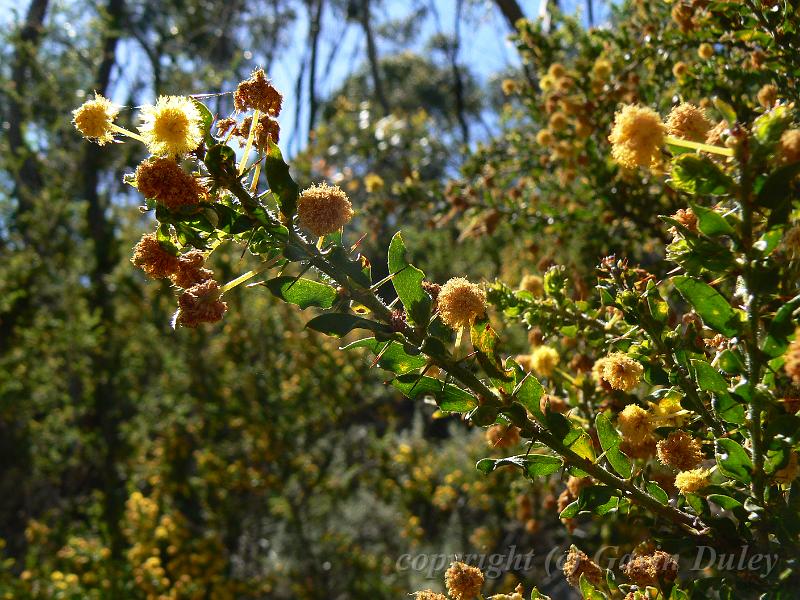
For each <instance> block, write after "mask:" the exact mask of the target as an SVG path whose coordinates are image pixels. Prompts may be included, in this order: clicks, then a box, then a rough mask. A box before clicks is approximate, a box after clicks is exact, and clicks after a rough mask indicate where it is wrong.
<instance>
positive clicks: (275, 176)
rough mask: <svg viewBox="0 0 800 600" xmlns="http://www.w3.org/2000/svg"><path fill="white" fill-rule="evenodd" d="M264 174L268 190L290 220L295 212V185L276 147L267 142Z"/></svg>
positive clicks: (296, 191) (296, 188) (296, 192)
mask: <svg viewBox="0 0 800 600" xmlns="http://www.w3.org/2000/svg"><path fill="white" fill-rule="evenodd" d="M264 172H265V174H266V175H267V182H268V183H269V189H270V190H271V191H272V193H273V195H274V196H275V198H276V199H277V200H278V207H279V208H280V211H281V214H282V215H283V216H284V217H285V218H286V219H291V218H292V217H293V216H294V214H295V212H297V194H298V191H299V190H298V187H297V184H296V183H295V182H294V179H292V176H291V175H290V174H289V165H287V164H286V162H284V160H283V155H282V154H281V150H280V148H278V145H277V144H276V143H275V142H273V141H272V140H271V139H270V140H269V149H268V151H267V155H266V158H265V160H264Z"/></svg>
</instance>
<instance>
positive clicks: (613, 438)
mask: <svg viewBox="0 0 800 600" xmlns="http://www.w3.org/2000/svg"><path fill="white" fill-rule="evenodd" d="M594 424H595V427H596V428H597V437H599V438H600V446H601V447H602V448H603V452H605V455H606V459H608V462H609V463H610V464H611V466H612V467H614V470H615V471H616V472H617V473H619V474H620V476H622V477H624V478H625V479H628V478H629V477H630V476H631V461H630V459H629V458H628V457H627V456H625V455H624V454H623V453H622V451H620V449H619V445H620V442H622V438H621V437H620V435H619V433H617V430H616V429H615V428H614V426H613V425H612V424H611V421H610V420H609V418H608V417H607V416H606V415H605V413H597V418H596V419H595V422H594Z"/></svg>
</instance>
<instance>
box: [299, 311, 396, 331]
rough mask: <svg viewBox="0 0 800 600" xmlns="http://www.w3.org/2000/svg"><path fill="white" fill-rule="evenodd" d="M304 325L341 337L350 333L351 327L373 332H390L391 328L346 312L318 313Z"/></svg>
mask: <svg viewBox="0 0 800 600" xmlns="http://www.w3.org/2000/svg"><path fill="white" fill-rule="evenodd" d="M306 327H307V328H308V329H313V330H314V331H319V332H320V333H324V334H325V335H329V336H331V337H342V336H344V335H347V334H348V333H350V332H351V331H352V330H353V329H368V330H370V331H374V332H375V333H384V334H388V333H391V330H390V329H389V328H388V327H387V326H386V325H383V324H382V323H377V322H375V321H370V320H369V319H364V318H363V317H358V316H356V315H351V314H347V313H326V314H324V315H319V316H318V317H314V318H313V319H311V320H310V321H309V322H308V323H306Z"/></svg>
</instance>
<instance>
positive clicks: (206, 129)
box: [191, 98, 214, 146]
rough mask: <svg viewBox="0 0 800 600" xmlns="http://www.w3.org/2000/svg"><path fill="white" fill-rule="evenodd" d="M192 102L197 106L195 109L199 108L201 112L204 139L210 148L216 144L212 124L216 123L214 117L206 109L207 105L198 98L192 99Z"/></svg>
mask: <svg viewBox="0 0 800 600" xmlns="http://www.w3.org/2000/svg"><path fill="white" fill-rule="evenodd" d="M191 100H192V103H193V104H194V105H195V108H197V110H198V111H199V112H200V123H201V128H202V130H203V139H205V140H206V146H210V145H211V144H213V143H214V139H213V138H212V137H211V124H212V123H213V122H214V115H212V114H211V111H210V110H208V108H206V105H205V104H203V103H202V102H200V100H198V99H197V98H192V99H191ZM209 142H210V143H209Z"/></svg>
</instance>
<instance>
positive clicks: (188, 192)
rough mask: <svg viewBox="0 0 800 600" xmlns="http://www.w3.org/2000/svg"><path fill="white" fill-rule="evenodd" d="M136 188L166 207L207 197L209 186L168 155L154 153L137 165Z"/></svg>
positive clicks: (179, 206)
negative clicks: (207, 187)
mask: <svg viewBox="0 0 800 600" xmlns="http://www.w3.org/2000/svg"><path fill="white" fill-rule="evenodd" d="M134 183H135V184H136V189H137V190H139V193H140V194H142V195H143V196H144V197H145V198H152V199H154V200H156V201H158V202H160V203H161V204H163V205H164V206H166V207H167V208H168V209H169V210H177V209H179V208H181V207H183V206H193V205H195V204H198V203H199V202H201V201H202V200H205V199H206V198H207V197H208V190H207V189H206V188H205V187H203V186H202V185H201V184H200V183H199V182H198V180H197V179H196V178H195V177H192V176H191V175H190V174H189V173H187V172H186V171H184V170H183V169H182V168H181V167H180V165H178V163H177V162H175V161H174V160H173V159H171V158H158V157H153V158H149V159H147V160H145V161H144V162H142V163H141V164H140V165H139V166H138V167H137V168H136V174H135V175H134Z"/></svg>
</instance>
